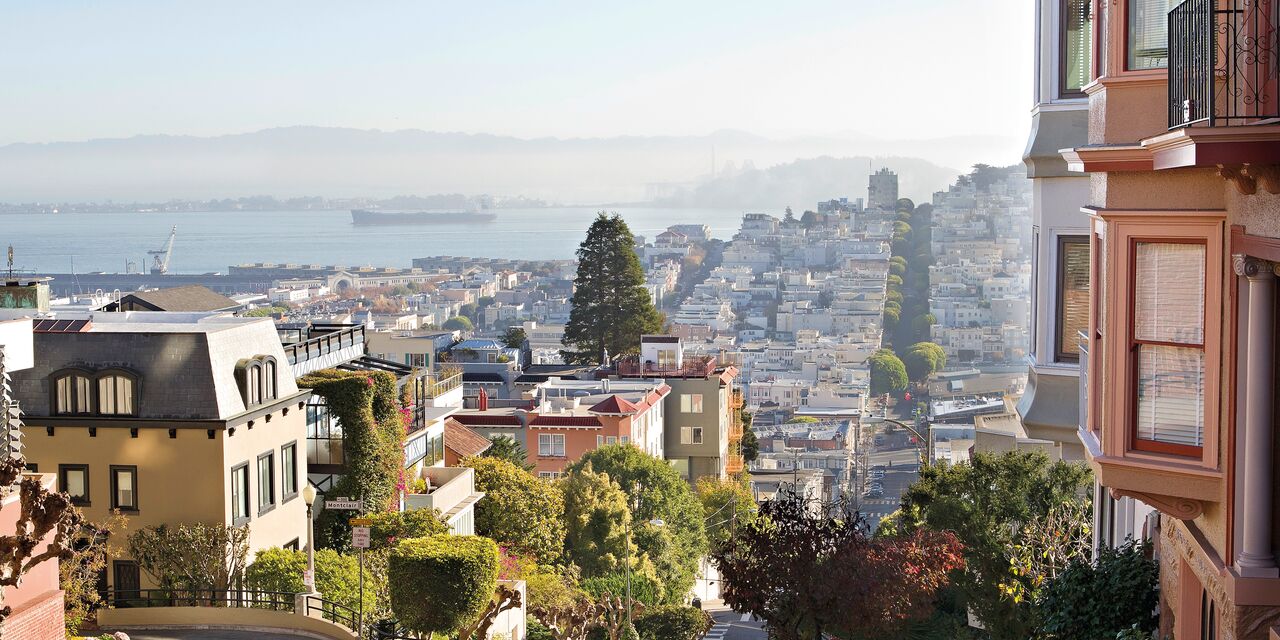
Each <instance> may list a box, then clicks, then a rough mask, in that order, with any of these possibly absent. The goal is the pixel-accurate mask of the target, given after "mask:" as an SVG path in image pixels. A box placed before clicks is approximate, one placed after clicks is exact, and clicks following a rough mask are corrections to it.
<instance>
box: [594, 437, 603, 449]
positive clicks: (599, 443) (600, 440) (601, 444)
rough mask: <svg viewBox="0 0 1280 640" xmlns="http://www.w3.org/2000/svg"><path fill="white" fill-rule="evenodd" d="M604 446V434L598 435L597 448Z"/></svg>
mask: <svg viewBox="0 0 1280 640" xmlns="http://www.w3.org/2000/svg"><path fill="white" fill-rule="evenodd" d="M603 446H604V436H596V448H597V449H599V448H600V447H603Z"/></svg>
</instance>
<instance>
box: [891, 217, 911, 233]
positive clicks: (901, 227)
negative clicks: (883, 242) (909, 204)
mask: <svg viewBox="0 0 1280 640" xmlns="http://www.w3.org/2000/svg"><path fill="white" fill-rule="evenodd" d="M893 232H894V234H896V235H900V236H909V235H911V225H909V224H907V223H905V222H902V221H901V220H899V221H897V222H895V223H893Z"/></svg>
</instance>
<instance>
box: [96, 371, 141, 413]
mask: <svg viewBox="0 0 1280 640" xmlns="http://www.w3.org/2000/svg"><path fill="white" fill-rule="evenodd" d="M135 388H136V387H135V385H134V382H133V378H132V377H130V376H128V375H125V374H123V373H108V374H103V375H101V376H99V377H98V413H100V414H102V415H108V416H131V415H133V414H134V411H135V408H136V406H137V403H136V402H134V390H135Z"/></svg>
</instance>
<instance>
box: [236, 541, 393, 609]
mask: <svg viewBox="0 0 1280 640" xmlns="http://www.w3.org/2000/svg"><path fill="white" fill-rule="evenodd" d="M306 569H307V552H305V551H298V550H291V549H281V548H279V547H273V548H270V549H263V550H261V551H259V552H258V555H257V556H256V557H255V558H254V561H253V564H251V565H249V568H248V569H246V570H245V583H246V584H247V585H248V587H249V588H250V589H259V590H262V591H276V592H283V593H303V592H305V591H307V588H306V586H305V585H303V584H302V573H303V572H304V571H306ZM371 577H372V576H366V580H365V592H364V606H365V607H366V610H367V608H368V607H369V606H371V605H372V604H373V602H374V600H375V593H376V591H377V585H375V584H373V580H372V579H371ZM316 591H319V592H320V593H321V595H323V596H324V597H325V599H326V600H332V601H333V602H336V603H338V604H340V605H343V606H345V607H350V608H352V609H357V610H358V609H359V607H360V606H361V601H360V562H359V560H358V559H357V558H356V557H355V556H352V555H345V554H341V553H338V552H337V551H334V550H332V549H317V550H316Z"/></svg>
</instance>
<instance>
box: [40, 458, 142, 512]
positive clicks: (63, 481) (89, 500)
mask: <svg viewBox="0 0 1280 640" xmlns="http://www.w3.org/2000/svg"><path fill="white" fill-rule="evenodd" d="M68 471H83V472H84V498H83V499H76V497H75V496H73V495H71V494H70V493H69V492H67V472H68ZM134 482H135V484H136V483H137V481H136V480H135V481H134ZM58 487H59V488H61V489H62V492H63V493H66V494H67V497H68V498H70V500H71V504H73V505H75V506H77V507H89V506H93V493H92V492H91V490H90V485H89V465H87V464H60V465H58ZM135 495H136V494H135Z"/></svg>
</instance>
